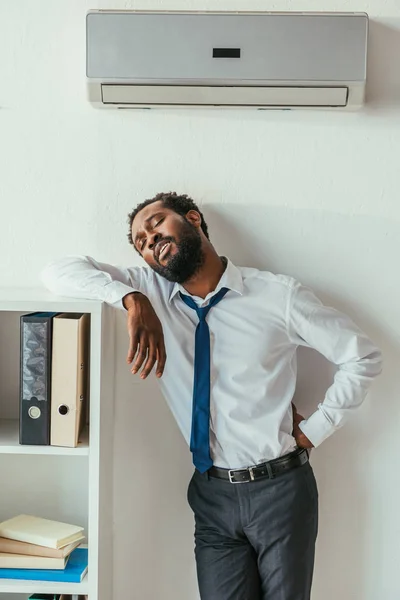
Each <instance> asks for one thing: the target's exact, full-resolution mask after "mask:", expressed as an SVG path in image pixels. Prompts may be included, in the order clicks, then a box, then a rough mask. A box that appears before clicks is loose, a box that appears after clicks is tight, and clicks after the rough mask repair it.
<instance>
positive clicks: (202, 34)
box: [86, 10, 368, 110]
mask: <svg viewBox="0 0 400 600" xmlns="http://www.w3.org/2000/svg"><path fill="white" fill-rule="evenodd" d="M86 28H87V40H86V41H87V62H86V74H87V82H88V97H89V100H90V101H91V102H92V103H93V105H94V106H97V107H104V108H148V107H216V106H218V107H225V108H227V107H230V108H240V107H247V108H249V107H251V108H258V109H276V108H278V109H290V108H314V109H316V108H324V109H328V108H329V109H341V110H349V109H356V108H359V107H360V106H362V104H363V102H364V93H365V83H366V66H367V37H368V16H367V15H366V14H364V13H265V12H263V13H249V12H246V13H244V12H243V13H228V12H225V13H210V12H208V13H205V12H190V13H183V12H136V11H112V10H104V11H90V12H89V13H88V14H87V22H86Z"/></svg>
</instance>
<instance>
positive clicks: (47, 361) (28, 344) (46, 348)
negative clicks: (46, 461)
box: [19, 312, 59, 446]
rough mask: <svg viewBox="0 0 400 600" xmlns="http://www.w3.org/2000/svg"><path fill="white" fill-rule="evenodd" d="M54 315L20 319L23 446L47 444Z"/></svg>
mask: <svg viewBox="0 0 400 600" xmlns="http://www.w3.org/2000/svg"><path fill="white" fill-rule="evenodd" d="M57 314H59V313H54V312H42V313H41V312H36V313H32V314H29V315H23V316H22V317H21V321H20V330H21V346H20V413H19V443H20V444H23V445H25V444H28V445H38V446H48V445H49V444H50V413H51V406H50V402H51V356H52V334H53V318H54V317H55V316H56V315H57Z"/></svg>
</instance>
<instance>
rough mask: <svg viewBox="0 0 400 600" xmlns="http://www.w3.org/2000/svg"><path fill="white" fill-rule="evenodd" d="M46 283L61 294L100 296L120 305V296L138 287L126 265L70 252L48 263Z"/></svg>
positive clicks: (52, 290) (43, 272) (78, 296)
mask: <svg viewBox="0 0 400 600" xmlns="http://www.w3.org/2000/svg"><path fill="white" fill-rule="evenodd" d="M41 279H42V282H43V283H44V285H45V287H46V288H47V289H49V290H50V291H51V292H52V293H54V294H57V295H60V296H69V297H71V296H72V297H75V298H85V299H93V300H102V301H104V302H107V303H109V304H111V305H113V306H116V307H118V308H122V298H124V296H126V295H127V294H129V293H132V292H135V291H138V289H139V285H135V284H134V283H133V281H132V278H131V277H130V276H129V272H128V270H127V269H119V268H118V267H114V266H112V265H106V264H105V263H99V262H97V261H95V260H94V259H93V258H91V257H89V256H69V257H65V258H62V259H59V260H57V261H54V262H52V263H50V264H49V265H47V266H46V267H45V269H43V271H42V273H41Z"/></svg>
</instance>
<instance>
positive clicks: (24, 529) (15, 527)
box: [0, 515, 84, 549]
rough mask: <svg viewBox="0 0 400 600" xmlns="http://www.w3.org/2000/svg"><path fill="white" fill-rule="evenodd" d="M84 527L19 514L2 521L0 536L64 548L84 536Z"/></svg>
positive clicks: (48, 546)
mask: <svg viewBox="0 0 400 600" xmlns="http://www.w3.org/2000/svg"><path fill="white" fill-rule="evenodd" d="M82 532H83V527H78V526H77V525H69V524H68V523H61V522H59V521H51V520H50V519H42V518H41V517H34V516H32V515H18V516H17V517H13V518H12V519H8V520H7V521H3V522H2V523H0V537H5V538H9V539H11V540H17V541H18V542H28V543H30V544H37V545H39V546H46V547H47V548H56V549H59V548H63V547H64V546H67V545H68V544H72V543H74V542H77V541H78V540H82V539H83V538H84V535H83V533H82Z"/></svg>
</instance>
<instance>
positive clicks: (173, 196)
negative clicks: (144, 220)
mask: <svg viewBox="0 0 400 600" xmlns="http://www.w3.org/2000/svg"><path fill="white" fill-rule="evenodd" d="M160 200H161V201H162V203H163V207H164V208H170V209H171V210H173V211H174V212H176V213H177V214H178V215H182V216H183V217H184V216H185V215H186V214H187V213H188V212H189V211H190V210H195V211H197V212H198V213H199V215H200V216H201V229H202V230H203V233H204V235H205V236H206V238H207V239H208V240H209V239H210V237H209V235H208V227H207V223H206V222H205V220H204V217H203V213H202V212H201V211H200V210H199V207H198V206H197V204H196V203H195V202H194V200H192V198H189V196H187V195H186V194H182V195H180V196H178V194H177V193H176V192H166V193H165V192H161V193H160V194H157V195H156V196H154V198H150V199H149V200H145V201H144V202H142V203H141V204H138V206H137V207H136V208H135V209H134V210H133V211H132V212H131V213H130V214H129V215H128V223H129V233H128V240H129V243H130V244H132V246H134V241H133V239H132V223H133V220H134V218H135V217H136V215H137V214H138V212H140V211H141V210H142V209H143V208H145V206H148V205H149V204H153V203H154V202H159V201H160Z"/></svg>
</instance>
